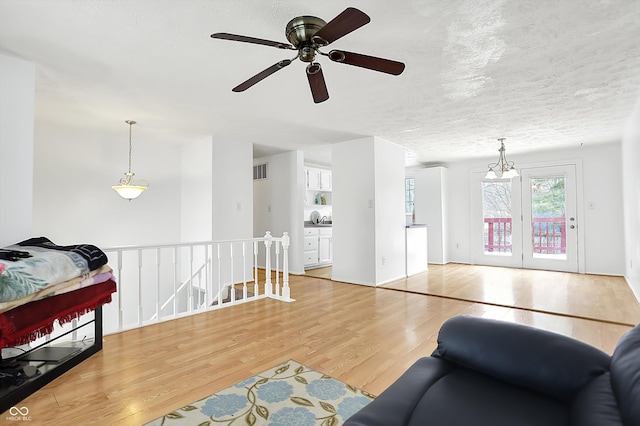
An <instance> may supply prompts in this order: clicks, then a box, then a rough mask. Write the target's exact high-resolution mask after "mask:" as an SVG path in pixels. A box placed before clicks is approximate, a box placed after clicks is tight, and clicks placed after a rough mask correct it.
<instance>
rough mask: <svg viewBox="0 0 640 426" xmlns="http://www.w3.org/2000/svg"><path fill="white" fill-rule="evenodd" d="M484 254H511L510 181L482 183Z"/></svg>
mask: <svg viewBox="0 0 640 426" xmlns="http://www.w3.org/2000/svg"><path fill="white" fill-rule="evenodd" d="M482 211H483V213H482V214H483V220H484V228H483V229H484V231H483V241H484V253H485V254H496V255H507V256H511V253H512V242H511V232H512V229H513V227H512V220H511V180H505V181H496V180H492V181H491V182H482Z"/></svg>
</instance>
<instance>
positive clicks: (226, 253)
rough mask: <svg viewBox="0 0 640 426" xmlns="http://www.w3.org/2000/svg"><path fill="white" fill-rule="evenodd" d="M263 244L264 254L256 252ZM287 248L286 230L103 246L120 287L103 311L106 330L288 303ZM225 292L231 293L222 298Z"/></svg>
mask: <svg viewBox="0 0 640 426" xmlns="http://www.w3.org/2000/svg"><path fill="white" fill-rule="evenodd" d="M227 244H228V248H227ZM238 244H239V245H240V246H239V247H238ZM262 244H264V249H265V253H264V257H262V254H259V251H260V250H262ZM234 245H235V247H234ZM274 245H275V246H274ZM272 246H274V247H273V250H271V247H272ZM289 246H290V238H289V235H288V234H287V233H286V232H285V233H284V234H283V235H282V237H273V236H272V235H271V232H266V233H265V235H264V237H261V238H249V239H246V240H232V241H209V242H201V243H181V244H175V245H160V246H135V247H134V246H128V247H116V248H112V249H103V251H105V252H106V253H107V254H109V253H111V255H112V256H113V255H114V254H115V257H112V258H115V259H117V266H116V265H114V269H115V271H114V274H115V275H116V280H117V285H118V291H117V293H118V295H117V297H114V300H113V302H112V303H111V304H109V305H108V306H107V307H106V308H105V309H104V310H103V315H104V316H105V322H104V323H105V333H106V334H110V333H114V332H117V331H122V330H126V329H131V328H136V327H140V326H145V325H148V324H151V323H156V322H160V321H165V320H168V319H174V318H178V317H182V316H185V315H190V314H195V313H199V312H203V311H206V310H210V309H218V308H221V307H224V306H231V305H234V304H239V303H246V302H250V301H252V300H259V299H262V298H266V297H269V298H273V299H277V300H281V301H287V302H291V301H293V299H291V295H290V288H289V259H288V256H289V254H288V253H289ZM163 250H166V254H164V255H163V253H162V251H163ZM149 256H152V257H155V259H153V260H151V258H150V257H149ZM239 256H242V260H240V259H239ZM252 257H253V259H252ZM115 259H114V260H115ZM252 262H253V263H252ZM226 268H229V272H228V273H227V271H226ZM240 268H241V269H240ZM262 268H264V270H261V269H262ZM263 272H264V278H262V273H263ZM250 274H252V275H253V277H251V276H250ZM281 274H282V275H281ZM154 275H155V276H154ZM273 275H275V279H274V278H273ZM216 281H217V283H216ZM236 281H238V282H236ZM250 281H253V295H251V296H250V294H251V293H250V292H249V288H248V286H249V282H250ZM236 284H241V285H242V298H241V299H240V295H239V294H238V298H236V291H235V290H236V289H235V285H236ZM262 284H264V285H262ZM274 284H275V288H274ZM261 287H262V288H261ZM238 288H239V287H238ZM227 290H228V291H229V292H230V294H229V297H227V298H225V294H226V293H225V292H226V291H227ZM154 298H155V300H154ZM223 300H226V301H224V302H223ZM109 306H113V308H109ZM172 308H173V309H172ZM145 315H146V316H145ZM109 317H111V318H109Z"/></svg>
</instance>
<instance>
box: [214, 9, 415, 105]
mask: <svg viewBox="0 0 640 426" xmlns="http://www.w3.org/2000/svg"><path fill="white" fill-rule="evenodd" d="M370 21H371V19H370V18H369V16H367V14H365V13H364V12H362V11H360V10H358V9H356V8H353V7H349V8H347V9H345V10H344V11H343V12H342V13H340V14H339V15H338V16H336V17H335V18H333V19H332V20H331V21H329V22H328V23H327V22H325V21H323V20H322V19H320V18H317V17H315V16H298V17H297V18H293V19H292V20H291V21H289V23H288V24H287V26H286V28H285V35H286V37H287V40H289V42H290V43H291V44H287V43H281V42H278V41H271V40H264V39H260V38H255V37H247V36H242V35H235V34H229V33H215V34H211V37H212V38H219V39H223V40H232V41H242V42H245V43H254V44H262V45H265V46H271V47H277V48H278V49H288V50H297V51H298V54H297V55H296V56H295V57H293V58H292V59H283V60H282V61H280V62H278V63H276V64H274V65H272V66H270V67H269V68H267V69H265V70H264V71H261V72H259V73H258V74H256V75H254V76H253V77H251V78H250V79H248V80H247V81H245V82H243V83H240V84H239V85H238V86H236V87H234V88H233V89H232V90H233V91H234V92H243V91H245V90H247V89H248V88H250V87H251V86H253V85H254V84H256V83H258V82H260V81H262V80H263V79H265V78H267V77H268V76H270V75H271V74H273V73H275V72H276V71H279V70H281V69H282V68H284V67H286V66H288V65H290V64H291V62H293V61H294V60H296V59H300V60H301V61H302V62H308V65H307V79H308V80H309V86H310V87H311V94H312V96H313V101H314V102H315V103H320V102H324V101H326V100H327V99H329V92H328V91H327V85H326V83H325V80H324V75H323V74H322V66H321V65H320V63H318V62H316V55H317V54H319V55H322V56H326V57H328V58H329V59H330V60H332V61H333V62H338V63H342V64H347V65H354V66H357V67H362V68H367V69H370V70H373V71H379V72H384V73H387V74H392V75H400V74H401V73H402V71H404V64H403V63H402V62H397V61H392V60H390V59H383V58H376V57H374V56H367V55H362V54H360V53H353V52H347V51H344V50H335V49H334V50H331V51H330V52H329V53H324V52H321V51H320V48H322V47H324V46H326V45H328V44H330V43H333V42H334V41H336V40H338V39H339V38H341V37H344V36H345V35H347V34H349V33H350V32H352V31H354V30H357V29H358V28H360V27H362V26H363V25H365V24H368V23H369V22H370Z"/></svg>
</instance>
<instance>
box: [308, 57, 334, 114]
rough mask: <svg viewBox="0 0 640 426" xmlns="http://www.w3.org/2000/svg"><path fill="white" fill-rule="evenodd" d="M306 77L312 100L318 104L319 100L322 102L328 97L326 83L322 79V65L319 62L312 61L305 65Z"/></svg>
mask: <svg viewBox="0 0 640 426" xmlns="http://www.w3.org/2000/svg"><path fill="white" fill-rule="evenodd" d="M307 78H308V79H309V87H311V95H313V102H315V103H317V104H319V103H320V102H324V101H326V100H327V99H329V92H328V91H327V84H326V83H325V81H324V75H323V74H322V67H321V66H320V64H319V63H317V62H314V63H312V64H309V65H307Z"/></svg>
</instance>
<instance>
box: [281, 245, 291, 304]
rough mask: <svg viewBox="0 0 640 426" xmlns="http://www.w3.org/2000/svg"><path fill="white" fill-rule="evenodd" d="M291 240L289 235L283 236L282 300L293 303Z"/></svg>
mask: <svg viewBox="0 0 640 426" xmlns="http://www.w3.org/2000/svg"><path fill="white" fill-rule="evenodd" d="M290 243H291V238H289V233H288V232H284V233H283V234H282V252H283V253H282V298H283V299H284V300H286V301H292V299H291V289H290V288H289V244H290Z"/></svg>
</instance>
